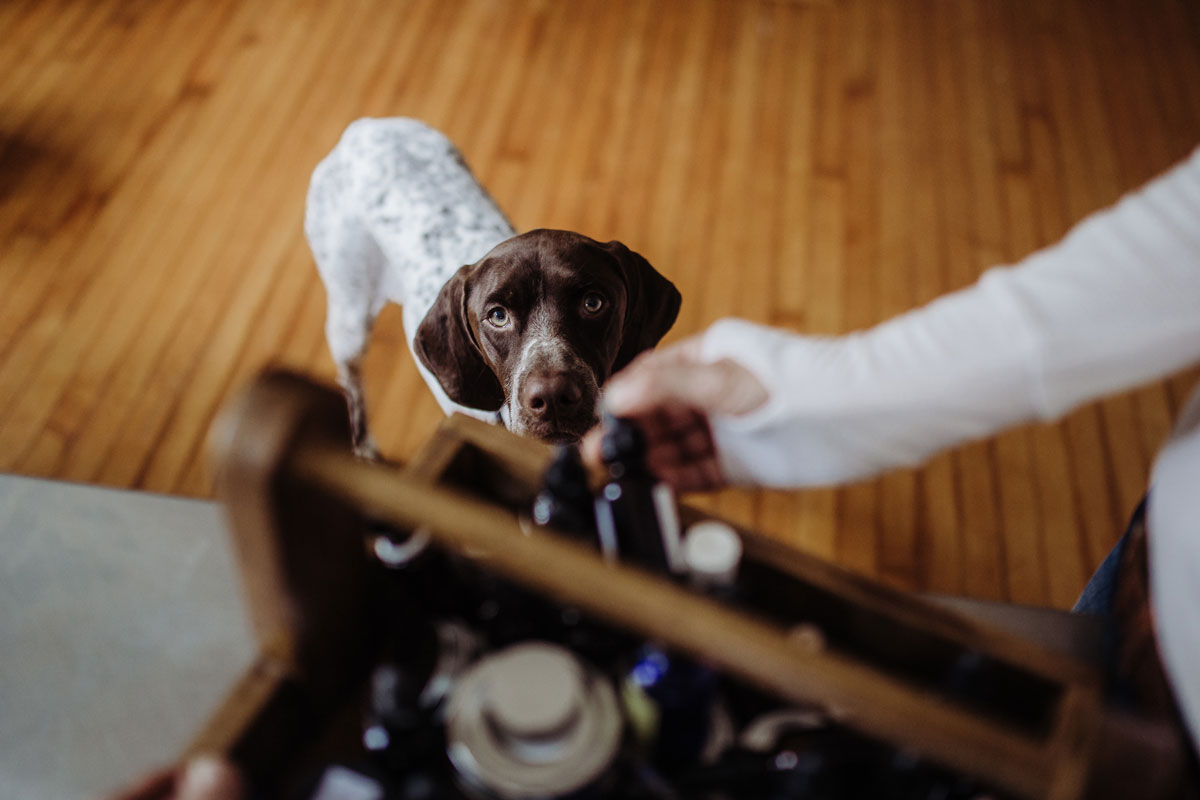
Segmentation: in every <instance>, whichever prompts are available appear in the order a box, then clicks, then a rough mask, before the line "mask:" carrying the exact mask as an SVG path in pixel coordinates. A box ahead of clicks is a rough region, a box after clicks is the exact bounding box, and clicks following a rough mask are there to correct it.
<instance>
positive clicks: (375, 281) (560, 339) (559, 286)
mask: <svg viewBox="0 0 1200 800" xmlns="http://www.w3.org/2000/svg"><path fill="white" fill-rule="evenodd" d="M304 229H305V235H306V237H307V239H308V242H309V246H310V248H311V249H312V253H313V258H314V260H315V261H316V264H317V270H318V272H319V273H320V276H321V279H322V281H323V282H324V284H325V289H326V294H327V299H328V310H327V316H326V322H325V336H326V339H327V341H328V344H329V350H330V353H331V354H332V356H333V360H334V363H335V365H336V367H337V376H338V383H339V384H340V385H341V387H342V390H343V392H344V393H345V395H346V401H347V406H348V409H349V414H350V427H351V436H352V439H353V445H354V449H355V452H357V453H358V454H359V455H362V456H364V457H369V458H374V457H377V456H378V450H377V448H376V447H375V444H374V442H373V441H372V438H371V435H370V432H369V430H368V426H367V419H366V402H365V398H364V394H363V385H362V370H361V366H362V357H363V354H364V352H365V351H366V347H367V342H368V338H369V336H370V331H371V326H372V324H373V322H374V320H375V318H376V317H377V316H378V314H379V312H380V311H381V310H382V309H383V307H384V306H385V305H386V304H387V303H389V302H395V303H398V304H400V305H401V306H403V309H404V333H405V336H406V338H407V340H408V343H409V347H410V349H411V350H412V352H413V354H414V356H415V362H416V365H417V369H418V371H419V372H420V373H421V376H422V377H423V378H424V379H425V382H426V383H427V384H428V385H429V387H430V389H431V391H432V392H433V395H434V397H435V398H436V399H437V401H438V404H439V405H440V406H441V408H442V410H443V411H444V412H445V413H447V414H451V413H455V412H458V413H463V414H469V415H471V416H474V417H477V418H480V419H486V420H488V421H490V422H495V423H499V424H503V425H505V426H506V427H507V428H509V429H510V430H512V431H514V432H516V433H519V434H523V435H528V436H532V437H535V438H538V439H542V440H545V441H549V442H555V443H568V442H575V441H578V439H579V438H580V437H581V436H582V435H583V434H584V433H585V432H586V431H587V430H588V429H590V428H591V427H592V425H593V424H595V422H596V421H597V405H598V403H599V396H600V386H601V385H602V384H603V383H604V381H605V380H606V379H607V378H608V377H609V375H611V374H612V373H613V372H615V371H617V370H619V369H621V368H622V367H623V366H625V365H626V364H628V363H629V362H630V361H631V360H632V359H633V358H634V356H636V355H637V354H638V353H640V352H641V351H643V350H646V349H649V348H651V347H653V346H654V345H655V344H657V343H658V341H659V340H660V339H661V338H662V336H663V335H664V334H665V333H666V332H667V331H668V330H669V329H670V327H671V325H672V324H674V322H675V318H676V316H677V315H678V313H679V306H680V303H681V297H680V294H679V292H678V290H676V288H675V286H674V285H673V284H672V283H671V282H670V281H668V280H667V279H666V278H664V277H663V276H662V275H660V274H659V273H658V272H657V271H656V270H655V269H654V268H653V267H651V266H650V264H649V263H648V262H647V261H646V259H644V258H642V257H641V256H640V255H638V254H637V253H635V252H633V251H632V250H630V249H629V248H627V247H626V246H625V245H623V244H621V243H620V242H607V243H601V242H597V241H595V240H593V239H590V238H588V237H586V236H583V235H581V234H578V233H572V232H569V231H555V230H544V229H543V230H534V231H530V232H528V233H524V234H520V235H518V234H517V232H516V230H515V229H514V228H513V226H512V224H511V223H510V222H509V221H508V219H507V218H506V217H505V216H504V214H503V213H502V212H501V211H500V209H499V208H498V207H497V206H496V204H495V202H494V201H493V200H492V198H491V197H490V196H489V195H488V194H487V192H486V191H485V190H484V189H483V187H482V186H480V184H479V182H478V181H477V180H476V179H475V177H474V176H473V175H472V173H471V171H470V169H469V168H468V167H467V165H466V162H465V161H464V160H463V158H462V156H461V155H460V154H459V152H458V150H457V149H456V148H455V147H454V145H453V144H452V143H451V142H450V140H449V139H448V138H447V137H446V136H445V135H444V134H442V133H441V132H439V131H437V130H435V129H434V128H431V127H430V126H428V125H426V124H425V123H423V122H420V121H418V120H414V119H407V118H391V119H360V120H357V121H355V122H353V123H351V124H350V126H349V127H348V128H347V129H346V131H345V133H344V134H343V135H342V137H341V139H340V141H339V142H338V144H337V145H336V146H335V147H334V149H333V151H332V152H330V154H329V155H328V156H326V157H325V158H324V159H323V160H322V161H321V162H320V163H319V164H318V165H317V167H316V169H315V170H314V171H313V175H312V180H311V181H310V184H309V190H308V198H307V206H306V209H305V219H304ZM464 265H465V266H464Z"/></svg>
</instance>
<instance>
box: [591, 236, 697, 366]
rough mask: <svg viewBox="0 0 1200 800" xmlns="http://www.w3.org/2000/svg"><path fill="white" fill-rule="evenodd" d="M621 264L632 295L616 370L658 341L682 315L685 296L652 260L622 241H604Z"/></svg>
mask: <svg viewBox="0 0 1200 800" xmlns="http://www.w3.org/2000/svg"><path fill="white" fill-rule="evenodd" d="M604 248H605V249H606V250H608V252H609V253H611V254H612V255H614V256H615V257H616V259H617V262H618V263H619V264H620V265H621V272H622V274H623V275H624V276H625V285H626V287H627V288H628V291H629V296H628V297H627V298H626V302H625V327H624V331H625V332H624V334H623V335H622V337H621V347H620V349H619V350H618V351H617V359H616V361H615V362H614V363H613V372H617V371H618V370H620V369H622V368H623V367H625V366H626V365H627V364H629V362H630V361H633V359H634V357H635V356H637V354H638V353H640V352H642V351H643V350H649V349H650V348H651V347H654V345H656V344H658V340H659V339H661V338H662V337H663V336H664V335H665V334H666V332H667V331H669V330H670V329H671V326H672V325H674V324H675V318H676V317H677V316H679V306H680V304H681V303H682V302H683V297H682V296H681V295H680V294H679V290H678V289H676V288H675V284H673V283H671V282H670V281H669V280H667V279H666V278H664V277H663V276H662V275H660V274H659V273H658V270H656V269H655V268H654V267H652V266H650V262H649V261H647V260H646V259H644V258H642V257H641V256H640V255H639V254H637V253H635V252H634V251H632V250H630V249H629V248H628V247H626V246H625V245H623V244H621V243H620V242H609V243H607V244H606V245H604Z"/></svg>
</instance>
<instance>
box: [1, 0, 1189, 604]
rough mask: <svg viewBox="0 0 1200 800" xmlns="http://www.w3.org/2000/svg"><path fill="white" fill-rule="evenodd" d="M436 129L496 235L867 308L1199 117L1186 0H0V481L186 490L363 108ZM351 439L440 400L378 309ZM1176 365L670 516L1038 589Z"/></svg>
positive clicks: (314, 364)
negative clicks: (608, 253)
mask: <svg viewBox="0 0 1200 800" xmlns="http://www.w3.org/2000/svg"><path fill="white" fill-rule="evenodd" d="M367 115H371V116H388V115H410V116H416V117H421V118H423V119H426V120H428V121H429V122H430V123H432V124H434V125H435V126H438V127H440V128H442V129H443V130H445V131H446V132H447V133H448V134H449V135H450V136H451V138H453V139H454V140H455V141H456V142H458V143H459V145H460V147H461V148H462V150H463V152H464V153H465V155H466V157H467V159H468V161H469V162H470V163H471V164H472V166H473V168H474V169H475V171H476V173H477V175H478V176H479V177H480V179H481V181H482V182H483V183H484V185H485V186H487V188H488V189H489V191H491V192H492V194H493V195H494V196H495V197H496V199H497V200H498V202H499V203H500V205H501V206H502V207H503V208H504V209H506V210H507V211H508V213H509V214H510V216H511V217H512V219H513V221H514V223H515V224H516V225H517V227H518V228H520V229H529V228H533V227H540V226H548V227H563V228H572V229H576V230H580V231H582V232H584V233H587V234H589V235H592V236H594V237H596V238H600V239H621V240H623V241H625V242H626V243H628V244H629V245H630V246H632V247H633V248H634V249H636V250H638V251H639V252H641V253H643V254H644V255H645V256H647V258H649V259H650V261H651V262H652V263H654V264H655V265H656V266H657V267H658V268H659V269H660V270H661V271H663V272H664V273H666V274H667V275H668V276H670V277H671V278H672V279H673V280H674V281H675V282H676V283H677V285H678V286H679V287H680V289H681V291H682V292H683V295H684V307H683V312H682V314H681V316H680V321H679V323H678V325H677V326H676V328H675V330H674V331H672V333H671V334H670V335H669V337H668V341H674V340H677V339H679V338H681V337H683V336H685V335H688V334H690V333H694V332H696V331H698V330H700V329H702V328H703V327H704V326H705V325H706V324H708V323H709V322H711V321H712V320H714V319H717V318H719V317H721V316H725V315H731V314H736V315H741V316H745V317H748V318H751V319H755V320H759V321H762V322H767V323H773V324H778V325H783V326H786V327H790V328H793V329H796V330H800V331H804V332H809V333H840V332H845V331H848V330H853V329H856V328H861V327H864V326H867V325H871V324H874V323H876V322H878V321H880V320H882V319H884V318H886V317H888V316H891V315H893V314H895V313H898V312H901V311H903V310H905V309H907V308H910V307H913V306H915V305H918V304H920V303H923V302H926V301H928V300H930V299H932V298H933V297H936V296H937V295H938V294H941V293H943V292H945V291H948V290H952V289H955V288H959V287H961V286H964V285H966V284H968V283H970V282H971V281H973V280H974V279H975V278H976V277H977V276H978V275H979V274H980V273H981V272H982V271H983V270H984V269H986V268H987V267H989V266H992V265H994V264H997V263H1004V262H1011V261H1013V260H1016V259H1019V258H1021V257H1022V256H1023V255H1025V254H1027V253H1029V252H1031V251H1032V250H1035V249H1037V248H1039V247H1042V246H1044V245H1047V244H1049V243H1051V242H1053V241H1055V240H1056V239H1057V238H1058V237H1060V236H1061V235H1062V234H1063V233H1064V232H1065V231H1066V230H1067V229H1068V228H1069V227H1070V226H1071V225H1072V224H1073V223H1074V222H1076V221H1078V220H1079V219H1080V218H1082V217H1083V216H1085V215H1087V214H1088V213H1090V212H1091V211H1093V210H1096V209H1098V208H1101V207H1103V206H1105V205H1107V204H1109V203H1111V202H1113V201H1114V200H1115V199H1116V198H1117V197H1119V196H1120V194H1121V193H1122V192H1124V191H1127V190H1129V189H1131V188H1134V187H1136V186H1137V185H1139V184H1140V183H1142V182H1144V181H1145V180H1147V179H1148V178H1150V177H1152V176H1153V175H1154V174H1156V173H1158V172H1160V171H1162V170H1163V169H1165V168H1166V167H1168V166H1169V165H1171V164H1172V163H1174V162H1175V161H1177V160H1179V159H1180V158H1182V157H1183V156H1184V155H1186V154H1187V153H1188V152H1189V151H1190V150H1191V149H1192V148H1193V147H1194V146H1195V145H1196V143H1197V141H1200V13H1198V12H1197V11H1196V8H1195V6H1194V4H1192V3H1189V2H1187V0H1147V1H1146V2H1144V3H1136V4H1135V3H1128V2H1124V1H1123V0H1045V1H1041V0H1014V2H1009V3H998V2H993V1H992V0H961V2H949V1H948V0H916V1H915V2H912V3H905V4H903V5H900V4H897V3H890V2H882V1H881V0H830V2H769V0H745V2H730V0H687V1H686V2H651V1H649V0H645V1H643V0H612V1H611V2H607V1H604V0H580V1H579V2H571V3H565V2H553V0H512V1H511V2H500V0H448V1H445V2H443V1H442V0H403V1H401V2H385V0H356V2H352V3H344V4H342V3H339V4H325V3H316V2H298V3H297V2H282V0H255V2H249V3H233V2H226V1H225V0H217V2H199V0H180V1H179V2H172V3H166V2H154V1H153V0H140V1H139V2H128V3H117V2H112V1H111V0H97V1H96V2H85V1H84V0H57V2H49V1H47V2H39V1H38V0H27V1H26V2H11V3H4V4H0V470H5V471H12V472H18V473H23V474H28V475H40V476H49V477H59V478H66V479H70V480H79V481H90V482H99V483H104V484H108V485H114V486H122V487H136V488H144V489H149V490H153V491H165V492H178V493H183V494H187V495H197V496H208V495H210V494H211V492H212V475H211V474H210V471H209V468H208V466H207V464H206V463H205V461H204V455H203V447H202V443H203V440H204V437H205V434H206V431H207V429H208V426H209V424H210V422H211V420H212V418H213V416H214V414H215V413H216V411H217V409H218V408H219V407H221V405H222V404H223V403H224V402H226V400H227V399H228V398H229V397H230V396H231V395H232V393H233V392H234V391H236V390H237V389H238V388H239V387H240V386H242V385H243V384H244V383H245V382H246V380H247V379H248V378H249V377H250V376H251V375H253V374H254V373H256V372H257V371H258V370H260V369H261V368H262V367H263V366H265V365H267V364H278V363H282V364H286V365H288V366H290V367H293V368H297V369H302V370H305V371H308V372H311V373H313V374H314V375H316V376H318V377H322V378H326V379H328V378H331V377H332V364H331V362H330V360H329V357H328V354H327V353H326V351H325V348H324V343H323V338H322V331H321V327H322V323H323V317H324V308H323V304H324V293H323V290H322V288H321V286H320V283H319V281H318V279H317V277H316V273H315V270H314V269H313V266H312V263H311V258H310V256H309V255H308V252H307V248H306V246H305V245H304V242H303V238H302V234H301V218H302V213H303V198H304V191H305V188H306V185H307V180H308V175H309V173H310V172H311V170H312V167H313V166H314V165H315V164H316V162H317V161H318V160H319V159H320V158H321V157H322V156H323V155H324V154H325V153H326V152H328V150H329V148H330V147H331V146H332V145H333V143H334V142H335V141H336V139H337V136H338V135H339V134H340V132H341V130H342V129H343V128H344V127H345V125H346V124H347V123H348V122H349V121H351V120H352V119H354V118H356V117H360V116H367ZM366 377H367V382H368V392H369V398H370V404H371V413H372V416H373V418H374V420H375V422H376V426H375V427H376V433H377V436H378V438H379V440H380V444H381V446H382V447H383V449H384V451H385V452H386V453H387V454H388V455H390V456H393V457H395V458H398V459H405V458H408V457H409V456H411V455H412V454H413V453H414V452H415V450H416V449H417V447H419V445H420V444H421V443H422V442H423V441H425V440H426V439H427V438H428V436H429V434H430V432H431V431H432V430H433V428H434V427H435V425H436V423H437V422H438V420H439V418H440V413H439V412H438V409H437V407H436V405H435V404H434V403H433V401H432V399H431V397H430V396H429V394H428V392H427V390H426V389H425V387H424V386H423V385H422V384H421V382H420V379H419V378H418V376H417V373H416V371H415V369H414V368H413V366H412V363H411V357H410V356H409V354H408V352H407V348H406V346H405V344H404V341H403V334H402V331H401V328H400V316H399V314H398V313H396V311H395V310H389V311H388V312H387V313H385V314H384V316H383V317H382V318H381V320H380V323H379V325H378V327H377V330H376V333H375V341H374V344H373V349H372V350H371V352H370V354H369V356H368V359H367V366H366ZM1195 379H1196V373H1195V371H1192V372H1189V373H1186V374H1184V375H1180V376H1173V377H1172V378H1171V379H1170V380H1168V381H1165V382H1163V383H1160V384H1155V385H1153V386H1149V387H1144V388H1142V389H1139V390H1138V391H1135V392H1131V393H1128V394H1124V395H1121V396H1118V397H1115V398H1111V399H1107V400H1105V401H1103V402H1100V403H1097V404H1094V405H1090V406H1087V407H1085V408H1082V409H1079V410H1078V411H1076V412H1075V413H1073V414H1071V415H1070V416H1068V417H1067V418H1066V419H1065V420H1063V421H1062V422H1060V423H1057V424H1054V425H1044V426H1031V427H1026V428H1022V429H1020V430H1017V431H1013V432H1010V433H1007V434H1005V435H1003V436H1001V437H998V438H997V439H995V440H992V441H988V442H981V443H974V444H971V445H968V446H965V447H963V448H960V449H958V450H955V451H953V452H951V453H947V454H944V455H942V456H939V457H938V458H936V459H934V460H933V461H932V462H930V464H928V465H926V466H925V467H924V468H922V469H920V470H913V471H907V472H901V473H897V474H894V475H889V476H885V477H883V478H881V479H878V480H875V481H870V482H865V483H862V484H859V485H855V486H851V487H847V488H845V489H841V490H821V491H811V492H795V493H787V492H771V493H767V492H763V493H758V492H725V493H721V494H720V495H717V496H714V497H710V498H698V499H697V502H698V503H699V504H700V505H708V506H709V507H712V508H716V509H719V510H720V511H721V513H723V514H726V515H728V516H731V517H733V518H735V519H736V520H737V521H739V522H742V523H744V524H747V525H749V526H753V527H758V528H762V529H765V530H767V531H768V532H770V533H771V534H772V535H774V536H776V537H777V538H779V539H780V540H781V541H784V542H787V543H789V544H791V545H794V546H797V547H799V548H802V549H805V550H807V551H809V552H812V553H817V554H821V555H824V556H827V557H830V558H833V559H835V560H837V561H838V562H840V563H842V564H844V565H848V566H850V567H852V568H853V569H855V570H856V571H858V572H860V573H863V574H866V575H869V576H873V577H878V578H881V579H883V580H885V581H887V582H889V583H891V584H893V585H897V586H902V587H911V588H923V589H935V590H938V591H951V592H961V593H965V594H971V595H975V596H980V597H990V598H999V599H1011V600H1017V601H1022V602H1032V603H1039V604H1049V605H1054V606H1058V607H1064V606H1067V605H1069V604H1070V603H1071V602H1072V600H1073V599H1074V596H1075V595H1076V593H1077V592H1078V591H1079V589H1080V587H1081V586H1082V584H1083V582H1084V581H1085V580H1086V577H1087V575H1088V574H1089V573H1090V571H1091V569H1092V568H1093V567H1094V566H1095V565H1096V564H1097V563H1099V561H1100V560H1101V559H1102V558H1103V556H1104V555H1105V553H1106V552H1107V549H1108V548H1109V547H1110V546H1111V544H1112V543H1113V542H1114V541H1115V539H1116V537H1117V536H1118V535H1119V532H1120V531H1121V530H1122V529H1123V527H1124V523H1125V518H1126V517H1127V516H1128V514H1129V513H1130V512H1131V511H1132V510H1133V507H1134V506H1135V505H1136V503H1137V501H1138V500H1139V499H1140V497H1141V494H1142V492H1143V491H1144V488H1145V484H1146V477H1147V473H1148V470H1149V468H1150V464H1151V463H1152V459H1153V454H1154V451H1155V449H1156V448H1157V447H1158V445H1159V444H1160V443H1161V442H1162V440H1163V438H1164V436H1165V435H1166V433H1167V430H1168V428H1169V424H1170V420H1171V418H1172V417H1173V415H1174V414H1175V413H1177V411H1178V409H1179V406H1180V404H1181V403H1182V402H1183V399H1184V398H1185V397H1186V395H1187V393H1188V391H1190V389H1191V387H1192V386H1194V385H1195V382H1196V380H1195Z"/></svg>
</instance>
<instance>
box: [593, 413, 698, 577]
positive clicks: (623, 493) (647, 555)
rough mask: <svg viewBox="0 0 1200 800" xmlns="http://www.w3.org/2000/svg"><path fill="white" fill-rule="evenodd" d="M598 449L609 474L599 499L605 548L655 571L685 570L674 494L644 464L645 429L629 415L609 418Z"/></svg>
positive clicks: (598, 514)
mask: <svg viewBox="0 0 1200 800" xmlns="http://www.w3.org/2000/svg"><path fill="white" fill-rule="evenodd" d="M600 449H601V457H602V458H603V460H604V463H605V466H607V467H608V475H609V480H608V482H607V483H606V484H605V485H604V488H603V489H601V491H600V496H599V497H598V498H597V499H596V528H597V533H598V535H599V538H600V549H601V551H602V552H603V553H604V554H605V556H607V557H609V558H619V559H621V560H623V561H630V562H633V563H636V564H640V565H642V566H644V567H647V568H649V569H652V570H657V571H660V572H671V573H679V572H682V571H683V569H684V564H683V554H682V552H681V548H680V543H679V514H678V511H677V509H676V507H675V496H674V494H673V493H672V492H671V489H670V487H669V486H667V485H666V484H663V483H659V482H657V481H655V479H654V476H653V475H652V474H651V473H650V471H649V470H647V469H646V465H645V457H646V441H645V437H644V436H643V435H642V432H641V430H639V429H638V427H637V426H636V425H635V424H634V423H633V422H631V421H629V420H624V419H616V418H612V417H610V418H608V419H607V420H606V430H605V433H604V437H603V439H602V440H601V448H600Z"/></svg>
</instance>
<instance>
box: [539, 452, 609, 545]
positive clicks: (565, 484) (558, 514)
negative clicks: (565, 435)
mask: <svg viewBox="0 0 1200 800" xmlns="http://www.w3.org/2000/svg"><path fill="white" fill-rule="evenodd" d="M533 521H534V523H535V524H536V525H538V526H540V527H543V528H553V529H554V530H557V531H561V532H562V533H566V534H569V535H571V536H573V537H575V538H577V539H580V540H583V541H586V542H588V543H590V544H592V545H594V546H596V547H599V542H597V541H596V516H595V506H594V501H593V498H592V490H591V487H590V486H589V485H588V476H587V470H586V469H585V468H584V466H583V460H582V459H581V458H580V456H579V448H578V447H575V446H574V445H564V446H561V447H558V448H557V449H556V451H555V454H554V460H553V461H551V462H550V466H549V467H548V468H547V469H546V474H545V476H543V478H542V489H541V491H539V492H538V494H537V497H536V498H535V499H534V501H533Z"/></svg>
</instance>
